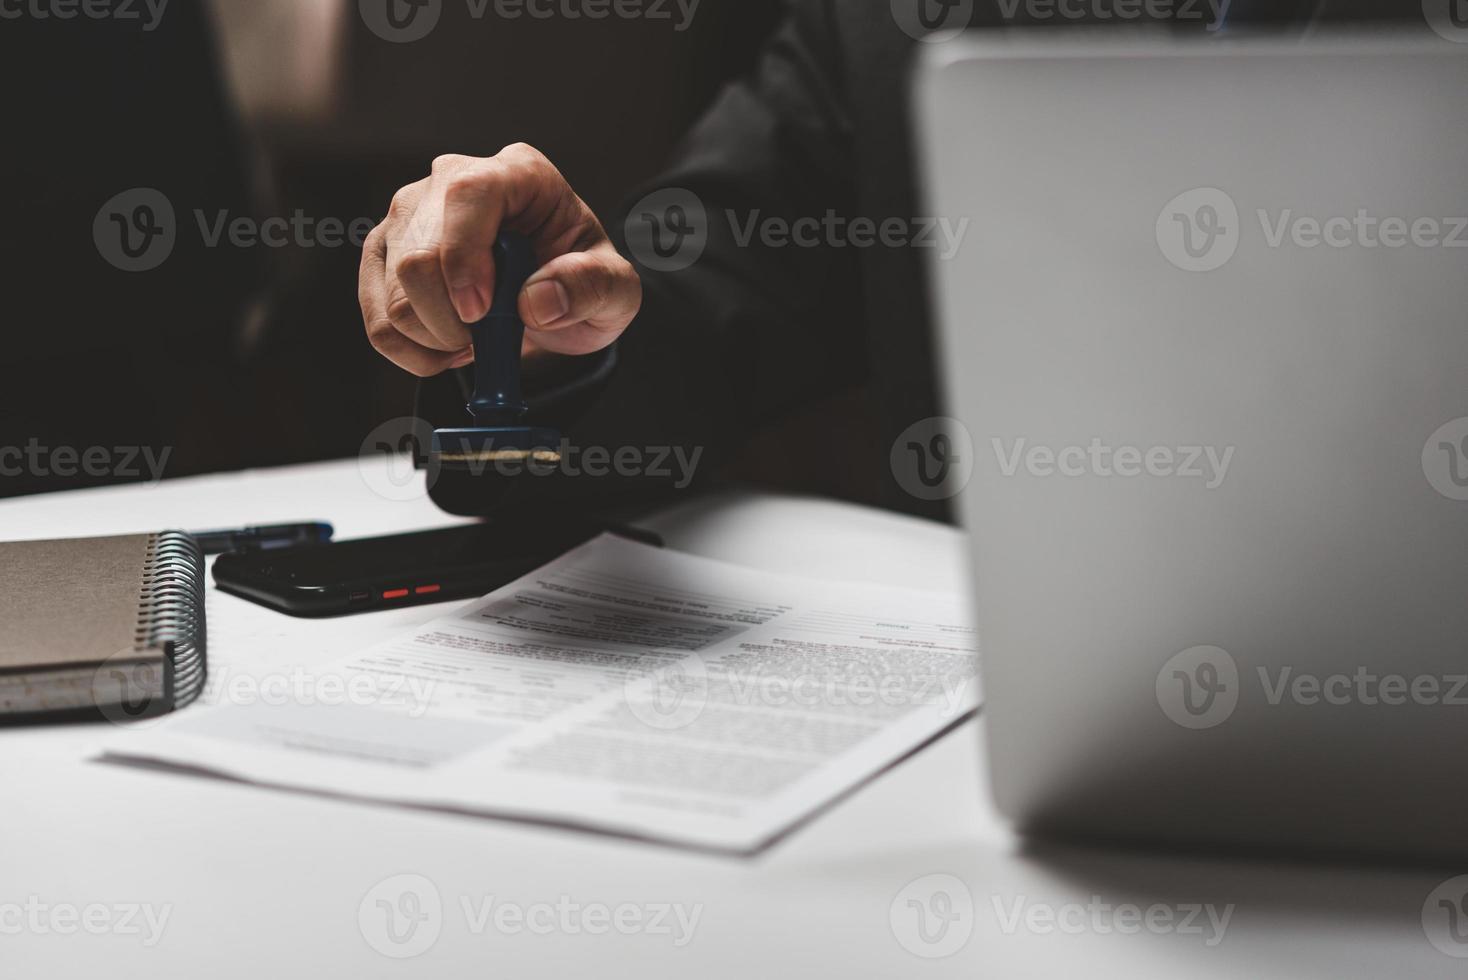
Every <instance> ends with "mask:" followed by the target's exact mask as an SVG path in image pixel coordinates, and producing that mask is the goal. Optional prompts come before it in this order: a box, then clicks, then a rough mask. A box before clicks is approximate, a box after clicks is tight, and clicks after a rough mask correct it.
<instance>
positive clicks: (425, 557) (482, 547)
mask: <svg viewBox="0 0 1468 980" xmlns="http://www.w3.org/2000/svg"><path fill="white" fill-rule="evenodd" d="M547 523H550V522H539V521H537V522H534V523H528V522H526V523H520V524H518V525H515V524H500V523H484V524H468V525H463V526H460V527H449V528H442V529H440V530H435V531H418V532H414V533H411V534H394V535H391V536H389V537H383V538H360V539H358V540H355V541H337V542H333V543H331V544H319V545H307V546H304V547H300V548H291V549H288V550H284V551H257V552H239V553H230V554H225V555H220V556H219V558H218V559H216V560H215V562H214V583H215V585H217V586H218V587H219V588H220V589H222V590H223V591H225V592H228V593H230V594H231V595H237V596H240V597H242V598H245V599H249V600H251V601H252V602H258V603H260V604H261V605H264V606H269V607H270V608H271V609H275V610H278V611H280V612H283V613H288V614H290V615H292V616H309V617H322V616H344V615H347V614H350V613H361V612H373V611H375V610H379V609H392V608H396V607H398V606H413V605H423V604H425V603H430V602H446V601H448V600H450V599H466V598H470V597H474V596H480V595H484V594H485V593H486V592H492V591H493V590H495V589H497V588H499V587H500V586H501V585H504V584H506V583H507V582H512V581H514V580H515V579H517V578H519V577H520V576H521V575H524V574H525V573H526V572H530V571H534V570H535V569H536V568H539V567H540V566H541V565H544V564H545V563H546V562H548V561H550V560H551V559H553V558H557V557H559V556H560V555H562V554H565V553H566V552H567V551H569V550H571V549H572V548H574V547H576V546H577V545H578V544H581V543H583V542H585V541H589V540H590V539H591V538H594V537H596V536H597V535H598V534H601V533H602V532H604V531H608V530H614V531H616V533H619V534H622V535H624V536H626V537H631V538H635V539H637V540H641V541H645V542H646V543H648V544H653V545H659V546H660V545H661V544H662V541H661V540H659V539H658V537H657V536H656V535H654V534H650V533H648V532H643V531H636V530H633V529H629V528H623V527H616V528H610V527H608V526H607V525H605V524H594V523H591V522H586V523H562V522H556V523H555V525H554V526H552V527H547V526H546V525H547Z"/></svg>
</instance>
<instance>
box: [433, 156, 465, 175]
mask: <svg viewBox="0 0 1468 980" xmlns="http://www.w3.org/2000/svg"><path fill="white" fill-rule="evenodd" d="M473 160H474V158H473V157H466V156H464V155H463V154H462V153H441V154H439V155H438V156H436V157H434V158H433V176H435V177H439V176H442V175H444V174H451V173H454V172H455V171H458V170H462V169H463V168H464V167H465V166H467V165H468V164H470V163H471V162H473Z"/></svg>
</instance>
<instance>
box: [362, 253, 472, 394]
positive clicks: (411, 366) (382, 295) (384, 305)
mask: <svg viewBox="0 0 1468 980" xmlns="http://www.w3.org/2000/svg"><path fill="white" fill-rule="evenodd" d="M387 278H388V277H387V232H386V230H385V229H384V227H383V226H381V225H379V226H378V227H377V228H376V229H375V230H374V231H373V232H372V234H370V235H368V236H367V241H366V242H365V243H364V244H363V247H362V267H361V270H360V273H359V275H358V279H357V301H358V302H359V303H360V304H361V306H362V322H363V324H364V325H365V326H366V328H367V339H368V340H369V341H370V342H371V344H372V346H373V347H374V348H376V350H377V351H378V353H380V354H382V356H384V357H386V358H387V359H388V360H390V361H392V362H393V363H394V364H396V365H397V366H398V367H400V368H402V369H403V370H405V371H408V372H410V373H412V374H415V375H417V376H418V377H420V378H426V377H430V376H432V375H435V374H439V373H441V372H443V371H445V370H447V369H449V368H450V367H455V366H457V364H458V363H462V362H463V358H462V355H458V354H451V353H446V352H444V351H440V350H434V349H431V348H429V347H427V346H424V345H423V344H420V343H418V342H417V341H415V340H413V339H412V338H411V337H409V336H408V335H407V334H405V333H404V332H403V331H402V330H401V329H399V327H398V325H397V324H395V323H394V322H393V320H392V317H391V316H389V314H388V286H387ZM400 316H401V314H400Z"/></svg>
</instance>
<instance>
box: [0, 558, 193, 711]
mask: <svg viewBox="0 0 1468 980" xmlns="http://www.w3.org/2000/svg"><path fill="white" fill-rule="evenodd" d="M0 624H3V628H0V724H20V723H30V722H41V721H63V720H73V719H79V718H98V717H101V718H106V719H108V720H112V721H118V722H125V721H128V720H132V719H137V718H144V717H151V716H153V715H158V714H162V713H164V712H168V711H172V710H173V709H175V708H179V707H182V706H184V705H186V704H188V703H189V702H190V701H192V700H194V699H195V698H196V697H198V695H199V692H200V690H201V689H202V688H203V686H204V677H205V670H206V662H207V661H206V652H205V645H206V644H205V636H206V631H205V624H204V557H203V554H202V553H201V552H200V550H199V546H198V544H197V543H195V541H194V540H193V538H191V537H189V536H188V535H187V534H184V533H183V532H180V531H164V532H161V533H158V534H139V535H130V536H127V537H115V538H75V539H68V540H60V541H21V542H13V543H6V544H0Z"/></svg>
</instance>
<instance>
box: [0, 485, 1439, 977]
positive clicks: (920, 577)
mask: <svg viewBox="0 0 1468 980" xmlns="http://www.w3.org/2000/svg"><path fill="white" fill-rule="evenodd" d="M311 518H323V519H328V520H331V521H333V522H334V523H335V524H336V525H337V529H338V536H339V537H356V536H362V535H369V534H376V533H386V532H391V531H396V530H407V529H413V528H422V527H433V526H438V525H443V524H446V523H449V522H450V521H449V519H447V518H445V517H444V516H443V515H442V514H440V513H438V512H437V511H436V510H435V509H434V508H433V506H432V504H431V503H429V502H428V501H427V500H426V499H421V498H420V499H417V500H413V501H408V502H389V501H386V500H384V499H382V498H381V497H379V496H377V495H375V494H374V493H373V492H372V491H370V490H369V489H368V488H367V485H366V483H364V481H363V480H362V479H361V477H360V475H359V473H358V470H357V464H356V462H355V461H351V462H345V463H331V464H322V465H315V466H307V467H297V468H291V469H285V470H278V471H268V472H253V473H242V474H229V475H223V476H214V477H207V478H201V479H193V480H181V481H175V482H169V483H165V484H162V485H159V486H155V487H128V488H118V489H109V490H102V491H85V492H78V493H71V494H61V495H52V496H46V497H37V498H30V499H20V500H14V501H7V502H3V503H0V539H16V538H38V537H51V536H75V535H84V534H103V533H126V532H131V531H142V530H155V529H158V528H160V527H165V526H167V527H181V528H202V527H211V526H230V525H234V524H240V523H245V522H249V523H267V522H272V521H286V520H305V519H311ZM648 525H649V526H652V527H655V528H656V529H657V530H659V531H661V532H662V533H663V534H664V536H665V538H666V539H667V542H668V544H669V546H671V547H676V548H681V549H683V550H686V551H691V552H696V553H700V554H705V555H709V556H713V557H719V558H725V559H728V560H732V561H739V562H744V563H746V564H751V565H756V566H762V567H768V568H771V569H779V570H782V571H789V572H795V573H809V574H819V575H829V576H833V577H845V578H850V579H856V580H863V581H875V582H891V583H894V584H897V583H900V584H902V585H907V586H916V587H921V588H945V587H954V586H956V585H958V584H959V583H962V581H963V579H964V575H965V560H964V555H963V545H962V542H961V540H960V537H959V535H958V534H957V533H956V532H953V531H951V530H949V529H946V528H942V527H938V526H935V525H931V524H926V523H923V522H920V521H916V520H911V519H907V518H903V517H898V516H894V515H890V514H884V513H881V512H876V511H868V510H863V509H860V508H855V507H850V506H845V505H839V504H830V503H825V502H817V501H809V500H801V499H792V498H779V497H766V496H742V497H739V496H730V497H723V498H714V499H711V500H708V501H705V502H702V503H700V504H697V505H694V506H688V507H684V508H681V509H679V510H677V511H674V512H671V513H668V514H664V515H660V516H659V517H657V518H654V519H653V520H651V521H649V522H648ZM209 604H210V605H209V609H210V616H211V619H212V620H213V623H214V624H215V625H217V624H218V623H220V622H221V621H223V620H228V621H229V622H230V623H231V624H234V623H244V622H248V623H250V624H251V628H252V630H254V636H253V639H252V640H251V641H250V642H244V643H237V642H235V641H233V640H232V638H231V635H230V633H229V632H228V631H223V630H215V629H211V633H210V637H209V640H210V659H211V667H212V668H213V669H215V670H219V669H222V668H225V667H228V668H229V669H230V670H233V671H264V670H272V669H280V668H282V667H285V666H291V665H303V666H304V665H311V664H320V663H323V662H324V661H325V659H326V658H329V657H332V656H335V655H336V654H337V653H338V652H340V651H343V650H347V649H352V648H354V647H357V646H361V645H364V644H365V643H367V642H369V641H371V640H373V639H375V638H377V637H379V636H381V635H382V634H383V633H385V632H387V631H391V630H400V629H405V628H410V627H412V626H414V625H416V624H418V623H421V622H424V621H426V620H428V619H431V618H433V617H434V616H437V615H439V614H440V613H441V612H442V611H443V609H444V608H445V607H442V606H439V607H434V606H429V607H420V608H417V609H404V610H400V611H395V612H389V613H380V614H374V615H369V616H360V617H354V618H349V619H341V620H332V621H325V622H310V621H300V620H292V619H288V618H286V617H282V616H277V615H275V614H273V613H269V612H268V611H265V610H260V609H256V608H255V607H252V606H248V604H246V603H243V602H242V601H240V600H236V599H233V598H232V597H229V596H225V595H222V594H220V593H218V592H217V591H213V590H212V589H211V591H210V594H209ZM226 607H229V608H226ZM980 728H981V726H980V725H979V724H978V723H970V724H968V725H964V726H963V727H961V728H959V729H957V730H955V731H954V732H953V733H951V734H949V735H948V736H947V737H945V738H943V739H942V740H940V741H939V742H937V743H936V744H934V745H932V746H930V747H929V748H928V749H926V750H925V751H923V752H922V753H920V754H919V755H917V756H916V757H914V758H912V759H909V760H908V761H907V762H905V763H903V764H902V765H900V766H898V767H897V768H896V769H894V770H892V771H890V772H887V773H885V774H884V775H882V776H881V777H879V778H878V779H876V780H875V781H874V782H872V783H871V784H869V785H867V786H865V787H864V788H862V789H861V790H860V791H859V792H857V793H856V794H855V795H854V796H852V797H851V798H849V799H847V800H845V801H843V802H841V803H840V804H838V805H837V806H836V807H835V808H834V809H832V810H831V811H829V812H827V813H825V814H824V815H822V816H820V817H819V818H818V819H816V820H815V821H814V822H812V823H810V824H808V825H807V826H805V827H804V828H802V829H800V830H798V831H797V832H796V833H795V834H793V835H792V836H791V837H789V838H787V839H786V840H784V841H783V842H781V843H780V844H778V845H776V846H775V847H774V848H773V849H772V850H770V851H768V852H766V853H765V854H763V855H761V856H759V857H757V858H753V859H747V860H745V859H735V858H726V857H711V856H707V855H702V854H694V853H685V852H681V851H678V850H674V849H670V848H663V847H658V846H655V845H648V844H639V843H633V842H628V841H622V840H617V839H614V838H606V837H598V836H594V835H588V834H580V833H573V832H570V831H564V830H558V829H553V828H544V827H535V826H527V825H520V824H515V823H510V822H503V821H496V820H486V819H476V818H471V817H462V816H452V815H443V814H435V813H427V812H418V811H413V810H407V809H394V808H387V807H380V806H372V805H367V804H359V803H352V802H347V801H337V800H331V799H323V798H314V797H310V796H303V795H294V794H291V793H288V792H281V791H273V790H266V789H260V788H254V787H249V786H244V785H237V784H233V783H229V782H225V781H218V780H210V779H204V778H194V777H189V776H181V775H174V774H168V773H160V772H152V771H146V770H139V769H130V768H125V767H121V766H113V765H106V764H101V763H97V762H94V761H90V760H91V758H92V757H93V756H94V755H95V750H96V746H97V745H98V744H99V743H100V742H101V741H102V740H103V739H104V738H105V737H106V736H108V735H110V734H111V731H110V730H109V729H107V728H105V727H96V726H80V727H68V728H51V729H18V730H5V731H0V746H3V749H0V786H3V787H4V789H3V795H0V800H3V804H0V977H5V978H7V980H31V978H36V980H49V978H57V980H60V978H71V977H77V978H80V977H86V976H116V977H146V978H150V980H164V978H173V977H179V978H189V980H193V978H197V977H201V976H208V977H230V978H232V977H242V978H243V977H251V978H256V977H260V976H272V977H281V978H295V977H310V978H315V977H337V976H341V977H358V978H365V977H399V976H414V977H429V976H443V977H470V976H486V977H505V978H522V977H540V976H545V977H555V978H560V977H575V976H597V977H605V978H619V977H628V978H632V977H637V978H648V977H680V978H686V977H698V978H717V977H737V978H740V980H748V978H750V977H770V978H784V977H822V978H824V977H841V978H856V977H890V978H921V977H950V976H951V977H964V978H970V980H972V978H986V980H1010V978H1022V977H1066V976H1081V975H1084V976H1088V977H1094V978H1103V977H1125V978H1128V980H1133V978H1138V977H1159V978H1162V977H1166V978H1168V980H1172V978H1176V977H1184V976H1186V977H1266V976H1271V977H1272V976H1279V977H1320V978H1327V977H1328V978H1332V980H1337V978H1343V977H1362V978H1366V977H1393V976H1396V977H1413V978H1425V977H1463V976H1465V975H1468V961H1464V960H1458V959H1452V958H1449V957H1448V956H1446V955H1444V954H1443V953H1440V952H1439V951H1438V950H1437V949H1435V948H1434V947H1433V946H1432V945H1431V944H1430V943H1429V942H1428V940H1427V938H1426V935H1425V933H1424V931H1423V926H1422V921H1421V912H1422V907H1423V903H1424V901H1425V900H1426V898H1427V896H1428V894H1429V892H1431V890H1432V889H1433V888H1434V887H1435V886H1436V885H1437V884H1438V883H1440V882H1441V881H1443V879H1445V878H1447V877H1449V876H1450V875H1452V874H1454V873H1456V871H1455V869H1452V868H1442V869H1370V868H1364V867H1346V866H1312V865H1280V864H1273V863H1266V862H1262V861H1242V860H1239V859H1222V858H1206V857H1179V856H1166V855H1135V854H1133V855H1127V854H1121V853H1114V852H1109V851H1101V850H1086V849H1078V848H1055V847H1046V848H1039V849H1037V848H1034V847H1029V848H1027V847H1025V846H1024V845H1023V844H1022V843H1020V842H1019V841H1017V840H1016V839H1015V838H1014V837H1013V836H1012V835H1011V834H1010V833H1009V832H1008V831H1007V830H1006V829H1005V827H1004V825H1003V824H1002V823H1001V822H1000V821H999V819H998V818H997V817H996V816H995V815H994V813H993V812H992V810H991V808H990V806H989V803H988V800H987V796H986V790H984V789H983V787H982V779H983V777H982V774H981V752H980V748H979V729H980ZM1320 819H1321V820H1329V819H1331V815H1330V814H1325V813H1323V814H1321V815H1320ZM1458 870H1464V869H1458ZM398 874H419V875H423V876H425V877H427V878H428V879H429V880H431V881H432V882H433V883H434V885H435V887H436V888H437V890H438V892H439V894H440V895H441V897H442V899H443V907H444V913H443V919H442V922H441V924H440V925H441V932H440V934H439V937H438V939H437V941H436V943H434V944H433V946H432V947H431V948H430V949H428V950H427V951H426V952H424V953H423V954H421V955H419V956H417V957H415V958H411V959H392V958H388V957H385V956H383V955H381V954H380V953H378V952H376V951H375V950H374V949H373V948H372V947H371V946H369V944H368V943H367V941H366V940H365V939H364V936H363V934H362V931H361V928H360V926H359V924H358V906H359V903H361V901H362V899H363V897H364V896H365V895H366V894H367V892H368V891H369V889H371V888H372V887H373V886H374V885H375V884H376V883H378V882H379V881H381V880H383V879H385V878H389V877H391V876H394V875H398ZM931 874H948V875H954V876H956V877H957V878H959V879H961V880H962V882H963V883H964V884H965V885H966V887H967V889H968V890H969V892H970V893H971V895H972V898H973V906H972V909H973V911H972V913H971V915H970V916H968V917H966V918H962V919H960V920H958V921H957V924H956V925H954V926H952V928H958V929H965V928H971V930H972V934H971V937H970V938H969V940H968V941H967V943H966V944H965V945H964V946H963V947H962V948H961V949H960V950H958V951H957V952H956V953H954V954H953V955H951V956H948V957H946V958H941V959H930V958H925V957H920V956H917V955H914V953H913V952H910V951H909V950H908V949H907V948H906V947H905V946H904V945H903V944H902V942H900V941H899V940H898V938H897V936H896V935H895V933H894V930H893V926H892V925H891V916H892V914H893V912H892V910H893V906H894V900H896V899H897V898H898V893H899V892H900V891H902V890H903V889H904V887H905V886H907V885H908V884H909V883H910V882H912V881H914V880H915V879H919V878H922V877H923V876H926V875H931ZM489 896H494V897H495V898H496V900H497V901H502V902H511V903H517V904H520V905H522V906H528V905H531V904H535V903H551V904H555V903H556V902H557V901H558V900H560V899H561V897H562V896H566V897H567V899H568V900H569V901H571V902H575V903H577V904H580V905H588V904H594V903H604V904H606V905H608V906H613V907H615V906H617V905H618V904H621V903H626V902H631V903H638V904H653V903H683V904H685V905H694V904H700V903H701V904H702V906H703V910H702V918H701V920H700V921H699V923H698V926H697V929H696V931H695V933H694V935H693V939H692V941H691V942H688V943H687V944H686V945H685V946H683V947H682V948H674V947H673V944H672V942H671V940H670V938H669V937H668V936H667V935H651V934H645V933H643V934H632V935H622V934H619V933H618V932H616V931H615V930H612V931H609V932H607V933H606V934H603V935H589V934H585V933H581V934H577V935H569V934H565V933H564V932H559V931H553V932H551V933H549V934H541V935H537V934H531V933H529V932H521V933H519V934H514V935H512V934H508V933H505V932H500V931H496V930H495V929H494V928H493V926H491V927H490V928H488V929H485V930H483V931H482V932H479V933H476V932H475V931H474V929H473V928H472V924H471V923H470V922H469V921H466V918H465V916H464V914H463V912H462V909H461V907H460V900H461V899H464V898H467V899H468V900H469V901H470V902H471V903H472V904H474V905H475V906H477V905H478V903H480V902H482V901H483V900H484V899H485V898H487V897H489ZM1093 896H1096V898H1095V899H1093ZM32 897H34V898H35V899H36V900H38V901H40V902H44V903H46V904H47V905H48V906H61V905H73V906H76V907H77V908H79V909H80V908H83V907H85V906H87V905H89V904H93V903H101V904H104V905H108V906H118V905H124V904H129V903H146V904H149V905H152V906H154V907H155V908H161V907H163V906H171V912H170V918H169V919H168V921H167V924H166V927H165V928H164V930H163V933H162V937H161V939H160V941H159V942H157V944H156V945H154V946H152V947H151V948H149V947H145V946H144V945H143V942H142V938H141V937H140V936H139V935H129V934H120V933H119V932H118V931H115V930H114V931H108V932H104V933H102V934H96V935H93V934H88V933H87V932H85V931H83V930H78V931H77V932H76V934H72V935H60V934H57V933H55V932H52V931H46V932H44V933H43V932H42V931H41V930H38V929H35V928H29V927H27V928H22V929H21V930H19V931H18V932H17V931H16V930H15V928H14V921H15V920H14V918H13V917H14V915H16V914H17V913H11V916H12V918H11V919H7V918H6V913H5V909H6V907H7V903H8V904H9V905H12V906H14V905H24V904H25V903H26V902H27V901H28V900H30V899H31V898H32ZM1021 900H1022V901H1024V902H1025V903H1027V904H1028V905H1030V906H1033V905H1040V906H1044V907H1048V908H1051V909H1054V910H1057V911H1060V912H1062V913H1064V910H1065V909H1066V908H1067V907H1068V906H1070V905H1071V904H1073V903H1079V904H1080V905H1089V904H1091V903H1092V902H1093V901H1100V902H1104V903H1110V904H1113V905H1115V904H1119V903H1134V904H1137V905H1139V906H1141V907H1143V908H1146V907H1148V906H1151V905H1154V904H1157V903H1161V904H1165V905H1170V906H1182V905H1186V904H1188V903H1215V904H1217V905H1218V906H1222V905H1224V904H1227V903H1233V904H1234V905H1235V906H1236V908H1235V911H1234V913H1233V916H1232V920H1231V921H1230V922H1229V925H1228V929H1227V932H1226V934H1225V937H1224V940H1223V941H1222V942H1221V943H1219V944H1218V945H1216V946H1214V947H1212V948H1208V947H1205V946H1204V945H1203V942H1202V940H1201V938H1200V937H1198V936H1191V935H1190V936H1184V935H1177V934H1166V933H1162V932H1159V933H1156V934H1154V933H1149V932H1147V931H1143V932H1140V933H1137V934H1131V935H1125V934H1119V933H1116V932H1105V933H1103V932H1097V931H1095V930H1094V929H1082V930H1080V931H1079V932H1059V931H1054V932H1046V931H1044V930H1043V929H1042V930H1027V929H1026V928H1024V927H1023V926H1021V927H1019V928H1017V929H1016V928H1009V929H1006V928H1005V926H1004V925H1003V923H1004V922H1005V921H1006V917H1007V914H1008V911H1009V910H1012V909H1013V908H1014V906H1015V903H1016V902H1018V901H1021ZM903 901H904V902H905V899H904V900H903ZM996 901H997V903H998V908H1002V909H1004V910H1006V912H1005V914H1004V915H1001V914H1000V912H999V911H997V910H996V904H995V903H996ZM895 904H897V905H899V906H901V905H902V904H903V902H896V903H895ZM898 914H899V915H901V914H906V910H903V909H899V913H898ZM7 923H10V925H7ZM909 944H911V940H910V939H909ZM919 948H920V949H922V950H924V951H929V950H931V949H933V948H935V947H923V946H921V945H920V944H919Z"/></svg>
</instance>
